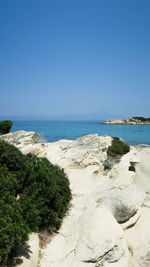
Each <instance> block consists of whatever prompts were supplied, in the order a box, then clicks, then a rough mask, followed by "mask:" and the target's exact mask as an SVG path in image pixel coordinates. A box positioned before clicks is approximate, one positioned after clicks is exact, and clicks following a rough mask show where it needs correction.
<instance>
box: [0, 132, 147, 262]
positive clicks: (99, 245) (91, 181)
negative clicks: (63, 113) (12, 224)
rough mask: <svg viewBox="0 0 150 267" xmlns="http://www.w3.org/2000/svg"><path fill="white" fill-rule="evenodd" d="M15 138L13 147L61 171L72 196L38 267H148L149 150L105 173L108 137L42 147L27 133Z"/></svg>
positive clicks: (134, 154) (125, 158)
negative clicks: (66, 213) (66, 178)
mask: <svg viewBox="0 0 150 267" xmlns="http://www.w3.org/2000/svg"><path fill="white" fill-rule="evenodd" d="M13 135H14V134H12V135H9V136H10V137H11V138H10V139H9V138H8V137H7V141H9V140H11V142H12V143H13V141H12V140H13ZM19 135H20V137H19V136H17V133H16V134H15V136H17V139H15V140H18V141H17V142H18V143H17V142H16V141H15V145H16V146H18V147H19V148H20V149H21V150H22V151H23V152H24V153H28V151H29V150H30V151H31V152H34V153H35V151H37V152H36V153H37V155H39V156H41V155H42V154H43V155H45V156H46V157H47V158H48V159H49V160H50V161H51V162H52V163H54V164H58V165H60V166H61V167H63V168H64V169H65V171H66V173H67V174H68V178H69V180H70V186H71V189H72V195H73V199H72V201H71V208H70V210H69V214H68V215H67V216H66V217H65V218H64V222H63V224H62V227H61V229H60V230H59V233H57V234H56V235H55V236H54V237H53V239H52V240H51V242H49V243H48V244H47V246H46V247H44V248H41V249H40V258H39V261H38V267H148V266H150V231H149V222H150V164H149V160H150V146H135V147H131V150H130V152H129V153H127V154H126V155H124V156H123V157H122V158H121V161H120V162H118V163H116V164H115V165H114V166H112V169H111V170H110V171H108V172H107V173H105V171H104V170H103V164H104V161H105V160H106V158H107V153H106V150H107V148H108V146H109V145H110V144H111V142H112V138H111V137H108V136H104V137H99V136H98V135H85V136H83V137H81V138H79V139H77V140H75V141H70V140H60V141H58V142H55V143H46V144H44V143H43V144H42V143H35V141H33V138H32V137H33V135H34V133H33V132H31V133H30V134H29V133H25V132H24V133H23V132H21V134H19ZM23 136H24V137H23ZM29 136H30V137H29ZM3 137H4V136H3ZM3 137H2V138H3ZM5 138H6V137H5ZM21 139H22V140H21ZM131 162H134V167H135V169H134V171H132V170H129V166H130V165H131ZM28 266H30V265H28ZM31 266H33V267H34V265H31ZM20 267H24V265H21V266H20Z"/></svg>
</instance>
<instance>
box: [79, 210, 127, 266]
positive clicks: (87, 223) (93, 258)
mask: <svg viewBox="0 0 150 267" xmlns="http://www.w3.org/2000/svg"><path fill="white" fill-rule="evenodd" d="M76 256H77V258H78V259H79V261H81V262H85V263H87V264H88V263H93V266H94V267H98V266H109V265H111V263H114V262H116V263H118V262H119V261H122V259H121V258H122V257H126V263H125V265H121V263H120V265H118V266H128V265H127V263H128V248H127V245H126V241H125V240H124V237H123V230H122V228H121V227H120V226H119V224H118V223H117V222H116V220H115V219H114V217H113V216H112V215H111V213H110V212H109V211H108V210H107V209H105V208H96V209H94V210H93V211H92V212H91V213H87V214H85V215H84V217H83V218H82V223H81V228H80V238H79V241H78V243H77V246H76ZM118 264H119V263H118Z"/></svg>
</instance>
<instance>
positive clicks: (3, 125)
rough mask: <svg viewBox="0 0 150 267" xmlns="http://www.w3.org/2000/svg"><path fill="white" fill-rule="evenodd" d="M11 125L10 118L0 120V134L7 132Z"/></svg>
mask: <svg viewBox="0 0 150 267" xmlns="http://www.w3.org/2000/svg"><path fill="white" fill-rule="evenodd" d="M12 125H13V122H12V121H10V120H5V121H0V134H7V133H9V132H10V129H11V127H12Z"/></svg>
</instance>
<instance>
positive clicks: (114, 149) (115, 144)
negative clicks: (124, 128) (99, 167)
mask: <svg viewBox="0 0 150 267" xmlns="http://www.w3.org/2000/svg"><path fill="white" fill-rule="evenodd" d="M129 151H130V146H129V145H127V144H126V143H125V142H124V141H122V140H121V139H120V138H118V137H113V141H112V144H111V146H109V147H108V149H107V159H106V160H105V162H104V170H108V171H109V170H110V169H112V167H113V165H114V164H116V163H118V162H119V161H120V158H121V156H123V155H124V154H126V153H128V152H129Z"/></svg>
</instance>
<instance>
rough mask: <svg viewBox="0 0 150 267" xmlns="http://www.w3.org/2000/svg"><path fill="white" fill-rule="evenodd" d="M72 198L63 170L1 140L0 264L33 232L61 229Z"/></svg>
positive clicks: (44, 159)
mask: <svg viewBox="0 0 150 267" xmlns="http://www.w3.org/2000/svg"><path fill="white" fill-rule="evenodd" d="M70 199H71V191H70V188H69V181H68V178H67V176H66V174H65V173H64V170H63V169H61V168H59V167H58V166H55V165H53V164H51V163H50V162H49V161H48V160H47V159H46V158H38V157H36V156H34V155H31V154H28V155H23V154H22V153H21V152H20V151H19V150H18V149H17V148H16V147H14V146H13V145H10V144H8V143H6V142H5V141H0V200H1V202H0V206H1V211H0V247H1V248H3V249H2V250H1V252H0V266H1V264H5V262H6V261H7V259H8V257H9V256H10V255H11V254H12V252H14V251H15V250H16V249H17V248H18V246H21V245H22V243H23V242H24V241H25V240H26V239H27V236H28V233H29V232H30V231H38V230H39V229H41V228H43V227H46V228H47V229H49V230H50V231H51V232H52V231H54V230H56V229H59V227H60V225H61V222H62V219H63V217H64V214H65V212H66V210H67V207H68V203H69V201H70Z"/></svg>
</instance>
